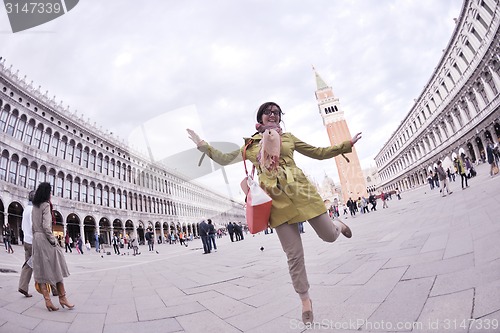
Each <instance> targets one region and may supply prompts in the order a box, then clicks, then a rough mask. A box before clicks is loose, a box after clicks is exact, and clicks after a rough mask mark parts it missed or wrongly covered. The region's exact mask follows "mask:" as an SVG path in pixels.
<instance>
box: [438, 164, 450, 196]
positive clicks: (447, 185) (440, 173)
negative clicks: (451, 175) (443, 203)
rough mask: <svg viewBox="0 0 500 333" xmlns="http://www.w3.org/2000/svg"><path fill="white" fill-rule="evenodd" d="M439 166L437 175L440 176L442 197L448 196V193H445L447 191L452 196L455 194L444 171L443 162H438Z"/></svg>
mask: <svg viewBox="0 0 500 333" xmlns="http://www.w3.org/2000/svg"><path fill="white" fill-rule="evenodd" d="M437 165H438V166H437V169H436V173H437V174H438V176H439V180H440V181H441V196H443V197H445V196H446V193H444V190H445V189H446V192H447V193H448V194H452V193H453V192H452V191H450V183H449V180H448V175H447V174H446V171H444V169H443V166H442V164H441V161H438V162H437Z"/></svg>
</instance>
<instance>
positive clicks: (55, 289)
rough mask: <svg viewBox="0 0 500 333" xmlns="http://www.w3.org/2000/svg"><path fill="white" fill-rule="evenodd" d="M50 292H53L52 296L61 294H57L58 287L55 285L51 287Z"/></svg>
mask: <svg viewBox="0 0 500 333" xmlns="http://www.w3.org/2000/svg"><path fill="white" fill-rule="evenodd" d="M50 290H52V296H59V293H58V292H57V287H56V286H54V285H52V284H51V285H50Z"/></svg>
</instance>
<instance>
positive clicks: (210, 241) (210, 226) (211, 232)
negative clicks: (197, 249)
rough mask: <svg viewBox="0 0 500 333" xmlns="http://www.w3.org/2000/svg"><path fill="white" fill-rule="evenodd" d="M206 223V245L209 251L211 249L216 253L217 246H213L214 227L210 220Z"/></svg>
mask: <svg viewBox="0 0 500 333" xmlns="http://www.w3.org/2000/svg"><path fill="white" fill-rule="evenodd" d="M207 221H208V245H209V247H210V251H211V250H212V248H213V249H214V251H215V252H217V244H215V227H214V224H213V223H212V220H211V219H207Z"/></svg>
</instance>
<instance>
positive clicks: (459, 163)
mask: <svg viewBox="0 0 500 333" xmlns="http://www.w3.org/2000/svg"><path fill="white" fill-rule="evenodd" d="M455 168H456V169H457V172H458V174H459V175H460V178H461V179H462V190H465V188H466V187H469V184H467V175H466V173H465V168H464V162H463V160H462V156H457V157H455ZM464 181H465V187H464Z"/></svg>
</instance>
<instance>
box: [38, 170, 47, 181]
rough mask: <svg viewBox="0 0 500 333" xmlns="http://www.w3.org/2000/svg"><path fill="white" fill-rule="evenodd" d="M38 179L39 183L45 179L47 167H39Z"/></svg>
mask: <svg viewBox="0 0 500 333" xmlns="http://www.w3.org/2000/svg"><path fill="white" fill-rule="evenodd" d="M38 181H39V182H40V183H43V182H46V181H47V169H46V168H45V167H44V166H42V167H40V171H39V172H38Z"/></svg>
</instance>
